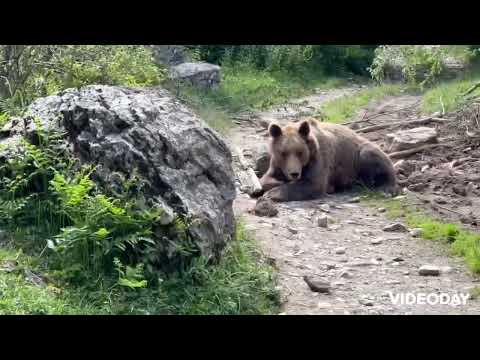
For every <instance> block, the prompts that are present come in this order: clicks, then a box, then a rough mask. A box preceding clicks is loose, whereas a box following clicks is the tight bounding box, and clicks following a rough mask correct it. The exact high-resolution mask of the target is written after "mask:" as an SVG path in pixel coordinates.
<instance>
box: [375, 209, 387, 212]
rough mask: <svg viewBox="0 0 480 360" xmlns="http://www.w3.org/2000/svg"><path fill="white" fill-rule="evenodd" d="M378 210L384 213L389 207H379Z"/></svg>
mask: <svg viewBox="0 0 480 360" xmlns="http://www.w3.org/2000/svg"><path fill="white" fill-rule="evenodd" d="M377 211H378V212H379V213H384V212H385V211H387V209H385V208H378V209H377Z"/></svg>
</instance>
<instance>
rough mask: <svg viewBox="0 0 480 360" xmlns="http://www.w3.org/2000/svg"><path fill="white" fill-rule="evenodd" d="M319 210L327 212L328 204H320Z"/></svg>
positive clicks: (328, 209)
mask: <svg viewBox="0 0 480 360" xmlns="http://www.w3.org/2000/svg"><path fill="white" fill-rule="evenodd" d="M320 210H322V211H323V212H326V213H329V212H330V205H328V204H322V205H320Z"/></svg>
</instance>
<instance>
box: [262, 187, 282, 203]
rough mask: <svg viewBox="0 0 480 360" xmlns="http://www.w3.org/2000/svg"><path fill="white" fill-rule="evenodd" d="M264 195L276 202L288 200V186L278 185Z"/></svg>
mask: <svg viewBox="0 0 480 360" xmlns="http://www.w3.org/2000/svg"><path fill="white" fill-rule="evenodd" d="M263 197H264V198H267V199H270V200H272V201H276V202H281V201H287V200H288V191H287V188H286V186H278V187H275V188H273V189H271V190H269V191H267V192H266V193H265V194H264V195H263Z"/></svg>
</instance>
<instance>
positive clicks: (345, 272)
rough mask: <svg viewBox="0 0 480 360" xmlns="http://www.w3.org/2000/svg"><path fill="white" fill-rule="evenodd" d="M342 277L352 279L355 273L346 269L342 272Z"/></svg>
mask: <svg viewBox="0 0 480 360" xmlns="http://www.w3.org/2000/svg"><path fill="white" fill-rule="evenodd" d="M340 277H341V278H344V279H351V278H353V274H352V273H351V272H349V271H347V270H344V271H342V272H341V273H340Z"/></svg>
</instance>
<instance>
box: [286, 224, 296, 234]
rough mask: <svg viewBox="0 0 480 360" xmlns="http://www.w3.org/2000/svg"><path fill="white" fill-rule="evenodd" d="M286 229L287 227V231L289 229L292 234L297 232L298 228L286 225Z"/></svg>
mask: <svg viewBox="0 0 480 360" xmlns="http://www.w3.org/2000/svg"><path fill="white" fill-rule="evenodd" d="M287 229H288V231H290V232H291V233H292V234H298V229H296V228H294V227H291V226H287Z"/></svg>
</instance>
